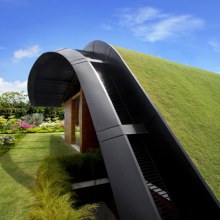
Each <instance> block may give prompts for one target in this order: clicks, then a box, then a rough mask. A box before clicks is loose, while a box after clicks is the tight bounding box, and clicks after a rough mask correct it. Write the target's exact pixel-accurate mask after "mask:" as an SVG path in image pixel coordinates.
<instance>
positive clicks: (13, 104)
mask: <svg viewBox="0 0 220 220" xmlns="http://www.w3.org/2000/svg"><path fill="white" fill-rule="evenodd" d="M33 113H42V114H43V115H44V118H48V117H50V118H51V119H54V118H59V119H61V120H62V119H63V118H64V111H63V108H56V107H35V106H32V105H31V103H30V101H29V99H28V96H27V94H26V93H25V92H4V93H2V94H1V95H0V116H4V117H5V118H10V117H11V116H15V117H16V118H21V117H22V116H25V115H28V114H33Z"/></svg>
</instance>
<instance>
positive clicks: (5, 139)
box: [0, 134, 15, 145]
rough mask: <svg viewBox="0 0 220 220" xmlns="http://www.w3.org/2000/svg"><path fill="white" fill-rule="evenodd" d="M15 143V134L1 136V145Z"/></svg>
mask: <svg viewBox="0 0 220 220" xmlns="http://www.w3.org/2000/svg"><path fill="white" fill-rule="evenodd" d="M14 143H15V138H14V136H13V135H6V134H4V135H1V136H0V145H12V144H14Z"/></svg>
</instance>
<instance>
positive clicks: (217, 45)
mask: <svg viewBox="0 0 220 220" xmlns="http://www.w3.org/2000/svg"><path fill="white" fill-rule="evenodd" d="M208 43H209V45H210V46H211V47H212V49H213V50H214V51H215V52H220V41H218V40H216V39H212V40H210V41H208Z"/></svg>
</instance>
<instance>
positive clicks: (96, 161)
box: [59, 149, 107, 182]
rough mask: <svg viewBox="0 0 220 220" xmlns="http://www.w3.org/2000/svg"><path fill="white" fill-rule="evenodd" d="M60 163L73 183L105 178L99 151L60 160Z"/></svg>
mask: <svg viewBox="0 0 220 220" xmlns="http://www.w3.org/2000/svg"><path fill="white" fill-rule="evenodd" d="M59 160H60V163H61V164H62V165H63V167H64V169H65V170H66V171H67V172H68V173H69V175H70V176H71V177H72V181H73V182H80V181H86V180H91V179H98V178H103V177H107V172H106V168H105V164H104V160H103V157H102V153H101V151H100V150H99V149H98V150H93V151H91V152H88V153H84V154H74V155H69V156H65V157H63V158H60V159H59Z"/></svg>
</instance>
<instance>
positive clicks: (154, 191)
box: [28, 41, 219, 220]
mask: <svg viewBox="0 0 220 220" xmlns="http://www.w3.org/2000/svg"><path fill="white" fill-rule="evenodd" d="M28 93H29V98H30V101H31V103H32V104H33V105H37V106H61V105H63V106H64V109H65V140H66V141H67V142H68V143H71V144H76V145H79V150H80V151H81V152H82V153H83V152H86V151H87V150H89V149H87V146H90V147H91V146H92V148H99V147H100V148H101V151H102V155H103V158H104V161H105V165H106V169H107V172H108V178H109V181H110V185H111V189H112V191H113V195H114V199H115V202H116V206H117V210H118V213H119V216H120V219H135V220H139V219H140V220H142V219H151V220H154V219H180V218H181V219H218V217H219V204H218V202H217V200H216V198H215V197H214V195H213V194H212V192H211V191H210V189H209V188H208V186H207V185H206V183H205V181H204V180H203V179H202V177H201V175H200V174H199V172H198V170H197V169H196V167H195V166H194V165H193V163H192V161H191V160H190V159H189V157H188V156H187V155H186V153H185V151H184V150H183V148H182V147H181V145H180V143H179V142H178V140H177V139H176V137H175V136H174V134H173V133H172V131H171V130H170V128H169V127H168V125H167V124H166V122H165V121H164V119H163V118H162V117H161V115H160V113H159V112H158V111H157V110H156V109H155V107H154V105H153V104H152V102H151V100H150V99H149V97H148V96H147V95H146V93H145V92H144V91H143V89H142V87H141V85H140V84H139V83H138V81H137V80H136V78H135V77H134V75H133V74H132V72H131V71H130V69H129V68H128V66H127V65H126V63H125V62H124V61H123V59H122V58H121V56H120V55H119V54H118V53H117V51H116V50H115V49H114V48H113V47H111V46H110V45H108V44H107V43H105V42H102V41H93V42H91V43H89V44H88V45H87V46H86V47H85V48H84V50H71V49H62V50H58V51H56V52H47V53H44V54H42V55H41V56H40V57H39V58H38V59H37V61H36V62H35V64H34V65H33V67H32V69H31V72H30V75H29V79H28ZM88 143H89V145H88Z"/></svg>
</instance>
